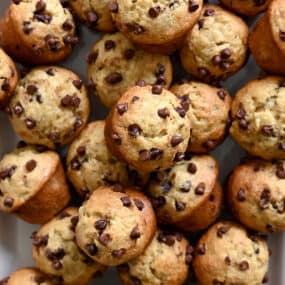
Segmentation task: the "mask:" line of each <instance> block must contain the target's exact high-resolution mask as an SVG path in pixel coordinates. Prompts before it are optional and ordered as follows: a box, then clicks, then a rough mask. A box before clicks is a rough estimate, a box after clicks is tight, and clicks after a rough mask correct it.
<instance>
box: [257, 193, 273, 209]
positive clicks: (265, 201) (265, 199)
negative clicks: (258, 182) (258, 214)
mask: <svg viewBox="0 0 285 285" xmlns="http://www.w3.org/2000/svg"><path fill="white" fill-rule="evenodd" d="M270 199H271V192H270V190H269V189H267V188H265V189H263V191H262V192H261V194H260V200H259V207H260V208H261V209H262V210H264V209H267V208H268V207H269V203H270Z"/></svg>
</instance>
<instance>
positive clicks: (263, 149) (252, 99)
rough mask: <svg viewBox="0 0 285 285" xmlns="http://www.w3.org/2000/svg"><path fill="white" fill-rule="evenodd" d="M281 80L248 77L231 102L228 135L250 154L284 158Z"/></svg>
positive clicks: (283, 89) (283, 87) (283, 83)
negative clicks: (230, 123) (230, 120)
mask: <svg viewBox="0 0 285 285" xmlns="http://www.w3.org/2000/svg"><path fill="white" fill-rule="evenodd" d="M284 96H285V79H284V78H282V77H274V76H269V77H265V78H263V79H258V80H252V81H250V82H249V83H247V84H246V85H245V86H244V87H243V88H242V89H241V90H239V91H238V93H237V94H236V96H235V98H234V100H233V104H232V117H233V118H232V119H233V122H232V126H231V129H230V133H231V135H232V137H233V138H234V139H235V140H236V141H237V142H238V143H239V144H240V145H241V146H242V147H243V148H244V149H245V150H246V151H248V152H249V153H250V154H253V155H256V156H260V157H262V158H264V159H282V158H285V140H284V137H285V129H284V127H283V126H284V124H285V116H284V104H285V102H284Z"/></svg>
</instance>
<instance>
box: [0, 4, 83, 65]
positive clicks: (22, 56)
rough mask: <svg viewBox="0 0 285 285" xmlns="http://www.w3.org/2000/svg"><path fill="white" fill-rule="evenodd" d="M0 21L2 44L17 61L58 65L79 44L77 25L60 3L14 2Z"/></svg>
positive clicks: (0, 43)
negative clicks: (76, 31) (76, 32)
mask: <svg viewBox="0 0 285 285" xmlns="http://www.w3.org/2000/svg"><path fill="white" fill-rule="evenodd" d="M11 2H12V3H11V4H10V6H9V8H8V9H7V11H6V13H5V15H4V16H3V18H2V19H1V20H0V45H1V46H2V47H3V48H4V49H5V50H6V52H7V53H8V54H9V55H10V56H11V57H13V58H14V59H15V60H16V61H19V62H22V63H25V64H28V65H31V64H48V63H56V62H59V61H62V60H63V59H65V58H66V57H67V56H68V55H69V54H70V53H71V51H72V49H73V46H74V45H75V44H76V43H77V42H78V37H77V36H76V35H75V23H74V21H73V17H72V15H71V14H70V12H69V11H68V10H67V9H65V8H63V7H62V5H61V3H60V0H48V1H47V0H29V1H23V0H13V1H11Z"/></svg>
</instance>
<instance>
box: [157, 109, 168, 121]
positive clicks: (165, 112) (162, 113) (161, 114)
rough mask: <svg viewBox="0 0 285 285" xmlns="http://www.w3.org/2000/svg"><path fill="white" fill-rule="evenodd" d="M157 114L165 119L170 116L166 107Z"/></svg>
mask: <svg viewBox="0 0 285 285" xmlns="http://www.w3.org/2000/svg"><path fill="white" fill-rule="evenodd" d="M157 114H158V116H159V117H161V118H163V119H165V118H167V117H168V116H169V110H168V109H167V108H166V107H165V108H162V109H159V110H157Z"/></svg>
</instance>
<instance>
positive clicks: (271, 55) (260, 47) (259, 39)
mask: <svg viewBox="0 0 285 285" xmlns="http://www.w3.org/2000/svg"><path fill="white" fill-rule="evenodd" d="M249 48H250V51H251V53H252V55H253V57H254V59H255V61H256V63H257V64H258V65H259V66H260V68H262V69H263V70H264V71H265V72H268V73H272V74H280V75H285V66H284V64H283V62H285V55H284V54H282V52H281V51H280V50H279V49H278V48H277V46H276V44H275V43H274V41H273V38H272V34H271V31H270V26H269V22H268V15H267V14H265V15H263V16H262V17H260V18H259V20H258V21H257V23H256V25H255V26H254V28H253V30H252V32H251V34H250V36H249Z"/></svg>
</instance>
